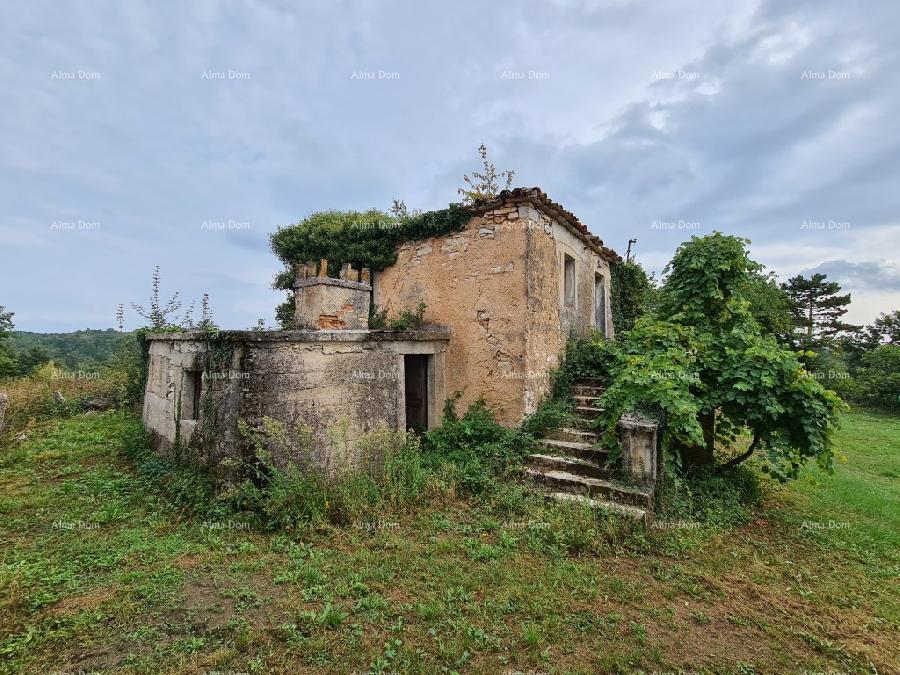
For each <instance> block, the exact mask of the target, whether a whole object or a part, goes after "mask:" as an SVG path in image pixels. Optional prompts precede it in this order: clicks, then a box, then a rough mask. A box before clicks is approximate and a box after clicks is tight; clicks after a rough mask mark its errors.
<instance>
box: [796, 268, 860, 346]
mask: <svg viewBox="0 0 900 675" xmlns="http://www.w3.org/2000/svg"><path fill="white" fill-rule="evenodd" d="M826 279H827V275H825V274H813V275H812V276H811V277H810V278H808V279H807V278H806V277H804V276H803V275H797V276H795V277H793V278H791V279H788V282H787V283H786V284H782V285H781V287H782V289H784V291H785V292H786V293H787V294H788V296H789V297H790V299H791V314H792V315H793V318H794V326H795V330H794V337H795V339H796V340H797V342H798V345H799V346H800V347H802V348H803V349H813V350H816V349H820V348H822V347H825V346H827V345H829V344H830V343H831V342H832V341H833V340H834V339H835V338H836V337H838V336H839V335H840V334H841V333H853V332H855V331H857V330H859V327H858V326H853V325H851V324H847V323H844V322H843V321H841V317H842V316H844V314H846V313H847V305H849V304H850V294H849V293H847V294H845V295H840V292H841V286H840V284H838V283H837V282H836V281H826Z"/></svg>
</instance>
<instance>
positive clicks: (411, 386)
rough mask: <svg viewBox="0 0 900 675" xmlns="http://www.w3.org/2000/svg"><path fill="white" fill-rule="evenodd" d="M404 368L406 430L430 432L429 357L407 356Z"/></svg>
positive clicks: (419, 355) (422, 355)
mask: <svg viewBox="0 0 900 675" xmlns="http://www.w3.org/2000/svg"><path fill="white" fill-rule="evenodd" d="M403 366H404V370H405V382H404V394H405V398H406V429H407V431H415V432H416V433H423V432H425V431H427V430H428V355H427V354H406V355H404V357H403Z"/></svg>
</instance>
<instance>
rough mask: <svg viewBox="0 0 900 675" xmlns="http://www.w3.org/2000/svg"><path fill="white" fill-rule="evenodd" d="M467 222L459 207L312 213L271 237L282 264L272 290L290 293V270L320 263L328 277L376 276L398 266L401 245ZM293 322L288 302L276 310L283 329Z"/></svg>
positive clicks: (455, 229)
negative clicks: (345, 272) (347, 273)
mask: <svg viewBox="0 0 900 675" xmlns="http://www.w3.org/2000/svg"><path fill="white" fill-rule="evenodd" d="M471 217H472V212H471V210H469V209H468V208H466V207H464V206H461V205H459V204H450V205H449V206H448V207H447V208H445V209H439V210H437V211H425V212H424V213H415V214H411V215H405V216H401V217H399V218H396V217H393V216H390V215H388V214H387V213H384V212H383V211H379V210H377V209H370V210H368V211H321V212H318V213H313V214H312V215H310V216H308V217H307V218H304V219H303V220H301V221H300V222H299V223H296V224H294V225H289V226H287V227H279V228H278V230H277V231H276V232H273V233H272V234H271V235H270V237H269V244H270V246H271V249H272V252H273V253H274V254H275V255H276V256H277V257H278V259H279V260H280V261H281V262H282V263H284V270H282V271H281V272H280V273H279V274H278V275H276V277H275V281H274V283H273V284H272V285H273V287H274V288H276V289H281V290H291V289H292V288H293V285H294V266H295V265H297V264H298V263H304V262H309V261H316V262H318V261H319V260H321V259H322V258H325V259H327V260H328V269H329V272H330V273H331V274H332V275H336V274H337V272H338V270H340V267H341V265H342V264H343V263H350V264H351V265H353V267H354V268H356V269H361V268H363V267H368V268H369V269H371V270H372V271H373V272H379V271H381V270H383V269H385V268H386V267H390V266H391V265H393V264H394V263H395V262H396V261H397V249H398V247H399V246H400V245H401V244H402V243H404V242H407V241H417V240H420V239H427V238H429V237H435V236H439V235H443V234H448V233H450V232H459V231H461V230H462V229H463V228H464V227H465V225H466V223H467V222H468V221H469V219H470V218H471ZM292 316H293V304H292V303H291V302H290V301H288V302H285V303H284V304H282V305H281V306H280V307H279V308H278V311H277V318H278V320H279V322H280V323H281V324H282V326H284V327H289V326H290V324H291V319H292Z"/></svg>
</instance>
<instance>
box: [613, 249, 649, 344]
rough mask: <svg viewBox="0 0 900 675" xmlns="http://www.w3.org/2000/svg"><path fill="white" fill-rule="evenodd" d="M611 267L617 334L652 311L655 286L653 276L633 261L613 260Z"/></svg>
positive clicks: (614, 319) (632, 326) (614, 318)
mask: <svg viewBox="0 0 900 675" xmlns="http://www.w3.org/2000/svg"><path fill="white" fill-rule="evenodd" d="M609 268H610V274H611V276H612V278H611V279H610V286H611V289H610V305H611V307H612V318H613V326H615V329H616V332H620V333H624V332H625V331H629V330H631V329H632V328H634V323H635V321H637V320H638V319H639V318H640V317H642V316H643V315H644V314H646V313H647V312H648V311H649V310H650V308H651V307H652V305H653V300H654V297H655V291H656V287H655V286H654V285H653V279H652V277H651V276H650V275H648V274H647V273H646V272H645V271H644V268H643V267H641V265H640V264H639V263H637V262H635V261H634V260H628V261H622V260H614V261H612V262H611V263H610V265H609Z"/></svg>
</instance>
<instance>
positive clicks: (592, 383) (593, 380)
mask: <svg viewBox="0 0 900 675" xmlns="http://www.w3.org/2000/svg"><path fill="white" fill-rule="evenodd" d="M574 386H576V387H581V386H585V387H602V386H603V380H601V379H600V378H599V377H579V378H578V379H577V380H575V385H574Z"/></svg>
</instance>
